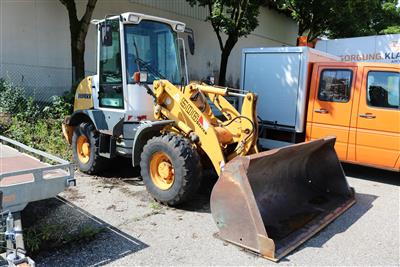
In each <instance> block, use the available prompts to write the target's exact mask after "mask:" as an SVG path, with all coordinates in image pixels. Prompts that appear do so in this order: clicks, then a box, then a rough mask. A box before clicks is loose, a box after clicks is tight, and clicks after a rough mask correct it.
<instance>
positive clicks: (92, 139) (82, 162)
mask: <svg viewBox="0 0 400 267" xmlns="http://www.w3.org/2000/svg"><path fill="white" fill-rule="evenodd" d="M72 154H73V157H74V160H75V162H76V163H77V164H78V167H79V170H80V171H82V172H84V173H88V174H95V173H99V172H100V171H101V170H103V169H104V163H105V162H106V160H107V159H106V158H103V157H101V156H100V155H99V135H98V133H97V131H96V130H95V128H94V126H93V125H92V124H90V123H86V122H84V123H81V124H79V125H78V126H77V127H76V128H75V131H74V133H73V135H72Z"/></svg>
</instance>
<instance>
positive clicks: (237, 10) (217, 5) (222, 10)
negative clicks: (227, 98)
mask: <svg viewBox="0 0 400 267" xmlns="http://www.w3.org/2000/svg"><path fill="white" fill-rule="evenodd" d="M187 1H188V2H189V4H190V5H191V6H194V5H198V6H202V7H205V8H207V10H208V16H207V21H210V23H211V26H212V27H213V29H214V32H215V34H216V35H217V39H218V44H219V47H220V49H221V62H220V72H219V79H218V83H219V84H220V85H225V76H226V67H227V64H228V59H229V55H230V53H231V51H232V49H233V47H234V46H235V44H236V43H237V41H238V40H239V39H240V38H241V37H245V36H247V35H248V34H250V33H251V32H252V31H253V30H254V29H255V28H256V27H257V26H258V19H257V17H258V14H259V8H260V6H261V4H262V3H263V2H264V1H261V0H187ZM223 34H225V35H226V37H225V36H224V35H223ZM224 39H225V41H224Z"/></svg>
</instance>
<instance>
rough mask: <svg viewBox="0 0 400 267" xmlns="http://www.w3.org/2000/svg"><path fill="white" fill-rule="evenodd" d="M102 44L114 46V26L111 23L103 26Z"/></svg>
mask: <svg viewBox="0 0 400 267" xmlns="http://www.w3.org/2000/svg"><path fill="white" fill-rule="evenodd" d="M101 45H102V46H112V28H111V25H107V24H105V25H102V26H101Z"/></svg>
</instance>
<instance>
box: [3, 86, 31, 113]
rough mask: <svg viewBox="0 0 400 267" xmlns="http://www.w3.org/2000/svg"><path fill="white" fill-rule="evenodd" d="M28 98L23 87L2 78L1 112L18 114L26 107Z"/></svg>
mask: <svg viewBox="0 0 400 267" xmlns="http://www.w3.org/2000/svg"><path fill="white" fill-rule="evenodd" d="M26 102H27V99H26V97H25V95H24V91H23V90H22V88H19V87H17V86H13V85H12V84H11V83H10V82H8V81H6V80H4V79H0V113H7V114H18V113H20V112H23V111H24V110H25V108H26V104H27V103H26Z"/></svg>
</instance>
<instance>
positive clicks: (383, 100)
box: [241, 47, 400, 171]
mask: <svg viewBox="0 0 400 267" xmlns="http://www.w3.org/2000/svg"><path fill="white" fill-rule="evenodd" d="M241 84H242V85H241V86H242V88H243V89H246V90H252V91H255V92H256V93H257V94H258V95H259V101H258V106H257V113H258V115H259V117H260V118H259V119H260V128H261V129H260V138H259V142H260V145H261V146H262V147H264V148H266V149H270V148H275V147H280V146H285V145H288V144H290V143H298V142H303V141H309V140H313V139H317V138H321V137H324V136H328V135H334V136H336V146H335V149H336V152H337V154H338V156H339V158H340V160H342V161H346V162H352V163H356V164H361V165H368V166H373V167H377V168H383V169H389V170H394V171H400V108H399V102H400V92H399V91H400V65H399V64H383V63H375V62H364V63H356V62H354V63H347V62H341V61H340V59H339V58H337V57H335V56H333V55H329V54H326V53H323V52H321V51H317V50H314V49H311V48H308V47H279V48H246V49H244V50H243V52H242V75H241Z"/></svg>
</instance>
